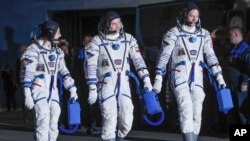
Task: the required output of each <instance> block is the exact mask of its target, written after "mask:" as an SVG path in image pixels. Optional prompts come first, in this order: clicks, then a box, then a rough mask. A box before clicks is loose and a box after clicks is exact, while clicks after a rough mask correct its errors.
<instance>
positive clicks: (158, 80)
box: [153, 74, 162, 94]
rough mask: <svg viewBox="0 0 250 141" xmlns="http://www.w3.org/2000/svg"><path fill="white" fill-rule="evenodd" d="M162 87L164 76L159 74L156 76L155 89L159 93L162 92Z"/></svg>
mask: <svg viewBox="0 0 250 141" xmlns="http://www.w3.org/2000/svg"><path fill="white" fill-rule="evenodd" d="M161 87H162V76H161V75H159V74H157V75H156V76H155V81H154V86H153V91H154V92H156V93H157V94H158V93H160V92H161Z"/></svg>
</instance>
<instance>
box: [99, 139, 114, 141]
mask: <svg viewBox="0 0 250 141" xmlns="http://www.w3.org/2000/svg"><path fill="white" fill-rule="evenodd" d="M102 141H115V139H107V140H102Z"/></svg>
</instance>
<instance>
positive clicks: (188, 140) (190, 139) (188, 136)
mask: <svg viewBox="0 0 250 141" xmlns="http://www.w3.org/2000/svg"><path fill="white" fill-rule="evenodd" d="M182 135H183V140H184V141H194V132H190V133H184V134H182Z"/></svg>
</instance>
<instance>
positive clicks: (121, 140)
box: [116, 136, 124, 141]
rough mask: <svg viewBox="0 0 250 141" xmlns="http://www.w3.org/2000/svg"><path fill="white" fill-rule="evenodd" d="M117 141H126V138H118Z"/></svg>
mask: <svg viewBox="0 0 250 141" xmlns="http://www.w3.org/2000/svg"><path fill="white" fill-rule="evenodd" d="M116 141H124V138H121V137H118V136H117V137H116Z"/></svg>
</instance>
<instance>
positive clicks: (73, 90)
mask: <svg viewBox="0 0 250 141" xmlns="http://www.w3.org/2000/svg"><path fill="white" fill-rule="evenodd" d="M69 91H70V99H73V100H74V101H75V100H77V99H78V95H77V93H76V87H72V88H70V89H69Z"/></svg>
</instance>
